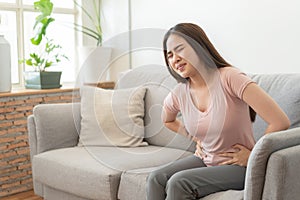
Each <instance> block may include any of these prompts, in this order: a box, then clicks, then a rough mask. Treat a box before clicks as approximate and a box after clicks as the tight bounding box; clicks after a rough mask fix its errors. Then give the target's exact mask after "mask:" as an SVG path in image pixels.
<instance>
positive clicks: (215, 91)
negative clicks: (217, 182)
mask: <svg viewBox="0 0 300 200" xmlns="http://www.w3.org/2000/svg"><path fill="white" fill-rule="evenodd" d="M217 74H218V76H219V77H218V78H217V79H216V80H218V81H215V84H213V85H214V86H213V88H212V89H210V91H209V92H210V104H209V106H208V108H207V110H206V111H204V112H201V111H200V110H199V109H198V108H197V107H196V106H195V104H194V102H193V100H192V98H191V94H190V84H189V83H188V82H187V83H179V84H178V85H177V86H176V87H175V88H174V90H173V91H172V92H170V93H169V94H168V96H167V97H166V99H165V101H164V108H165V109H167V110H168V111H169V112H173V113H178V112H181V114H182V118H183V123H184V125H185V128H186V130H187V131H188V133H189V134H190V135H192V136H195V137H196V138H197V139H199V140H200V141H201V145H202V151H203V153H205V155H206V156H203V157H202V159H203V161H204V162H205V164H206V165H207V166H215V165H218V164H219V163H220V162H223V161H226V160H228V159H230V158H227V157H221V156H219V155H218V153H220V152H235V151H237V150H236V149H234V148H232V146H233V145H235V144H241V145H244V146H246V147H247V148H248V149H252V148H253V146H254V144H255V140H254V136H253V131H252V123H251V120H250V115H249V107H248V105H247V104H246V103H245V102H244V101H243V100H242V94H243V91H244V89H245V87H246V86H247V85H248V84H249V83H251V82H253V81H252V80H251V79H250V78H249V77H248V76H246V75H245V74H244V73H242V72H241V71H240V70H238V69H237V68H234V67H224V68H220V69H218V73H217ZM199 101H201V99H199ZM195 155H196V156H199V157H201V156H200V154H199V152H197V151H196V152H195Z"/></svg>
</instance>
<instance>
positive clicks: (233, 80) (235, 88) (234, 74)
mask: <svg viewBox="0 0 300 200" xmlns="http://www.w3.org/2000/svg"><path fill="white" fill-rule="evenodd" d="M226 68H228V69H226V71H225V75H224V76H225V82H226V85H225V87H227V90H228V92H229V93H230V94H231V95H232V96H235V97H237V98H239V99H242V95H243V92H244V90H245V88H246V86H247V85H248V84H249V83H252V82H254V81H253V80H252V79H251V78H250V77H248V76H247V75H246V74H245V73H243V72H241V71H240V70H239V69H237V68H234V67H226Z"/></svg>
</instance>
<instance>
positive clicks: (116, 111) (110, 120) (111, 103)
mask: <svg viewBox="0 0 300 200" xmlns="http://www.w3.org/2000/svg"><path fill="white" fill-rule="evenodd" d="M80 93H81V117H82V119H81V130H80V139H79V145H80V146H123V147H134V146H144V145H147V143H146V142H144V141H143V139H144V119H143V118H144V112H145V111H144V96H145V93H146V88H142V87H138V88H128V89H121V90H105V89H101V88H96V87H83V88H81V90H80Z"/></svg>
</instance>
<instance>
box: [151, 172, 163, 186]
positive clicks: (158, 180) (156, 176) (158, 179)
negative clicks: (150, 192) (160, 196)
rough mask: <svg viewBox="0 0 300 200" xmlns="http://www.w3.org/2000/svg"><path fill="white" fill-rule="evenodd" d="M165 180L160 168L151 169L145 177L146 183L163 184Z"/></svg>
mask: <svg viewBox="0 0 300 200" xmlns="http://www.w3.org/2000/svg"><path fill="white" fill-rule="evenodd" d="M167 181H168V179H167V176H166V174H164V173H162V172H161V171H160V170H155V171H152V172H151V173H150V174H149V175H148V177H147V183H148V184H159V185H163V186H164V185H166V183H167Z"/></svg>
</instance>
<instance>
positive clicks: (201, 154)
mask: <svg viewBox="0 0 300 200" xmlns="http://www.w3.org/2000/svg"><path fill="white" fill-rule="evenodd" d="M193 140H194V141H195V142H196V143H197V144H196V152H195V154H196V156H199V157H200V158H201V159H203V158H205V157H206V154H205V153H204V152H203V147H202V144H201V141H200V140H199V139H196V138H195V137H194V138H193Z"/></svg>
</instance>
